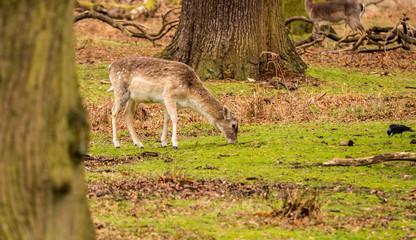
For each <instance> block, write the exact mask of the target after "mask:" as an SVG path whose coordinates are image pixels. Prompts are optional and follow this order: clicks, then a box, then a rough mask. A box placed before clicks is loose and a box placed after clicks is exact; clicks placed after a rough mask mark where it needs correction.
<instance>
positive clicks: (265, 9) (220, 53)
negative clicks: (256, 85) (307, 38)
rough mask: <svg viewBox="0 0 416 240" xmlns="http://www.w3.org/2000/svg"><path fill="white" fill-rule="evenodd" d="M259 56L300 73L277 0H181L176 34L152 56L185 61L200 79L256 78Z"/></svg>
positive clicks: (300, 64)
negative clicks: (269, 55) (271, 54)
mask: <svg viewBox="0 0 416 240" xmlns="http://www.w3.org/2000/svg"><path fill="white" fill-rule="evenodd" d="M263 51H270V52H274V53H277V54H278V55H279V56H280V58H279V62H278V63H279V64H280V66H282V67H283V66H285V67H287V68H288V69H290V70H291V71H294V72H303V71H304V70H305V69H306V65H305V63H303V61H302V60H301V59H300V57H299V56H298V54H297V53H296V51H295V48H294V47H293V44H292V42H291V41H290V39H289V37H288V35H287V33H286V31H285V28H284V18H283V12H282V2H281V0H229V1H223V0H211V1H205V0H182V12H181V17H180V22H179V26H178V29H177V30H176V33H175V36H174V38H173V40H172V42H171V43H170V44H169V45H168V46H167V47H166V48H165V49H164V50H163V51H162V52H161V53H159V54H157V55H156V56H157V57H162V58H166V59H172V60H177V61H180V62H184V63H186V64H188V65H189V66H191V67H192V68H194V69H195V70H196V72H197V73H198V75H199V76H200V77H201V78H202V79H222V78H234V79H238V80H246V79H247V78H255V79H257V78H258V76H259V72H261V71H262V70H264V69H265V65H266V57H264V56H263V57H261V56H260V55H261V53H262V52H263Z"/></svg>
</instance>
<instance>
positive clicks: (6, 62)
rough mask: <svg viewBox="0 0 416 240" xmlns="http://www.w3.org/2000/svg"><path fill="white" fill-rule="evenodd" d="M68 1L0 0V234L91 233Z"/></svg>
mask: <svg viewBox="0 0 416 240" xmlns="http://www.w3.org/2000/svg"><path fill="white" fill-rule="evenodd" d="M73 5H74V2H73V1H68V0H66V1H55V0H38V1H30V0H8V1H0V25H1V26H2V27H1V28H0V43H1V50H0V173H1V174H0V239H19V240H21V239H42V240H43V239H94V238H95V233H94V227H93V224H92V221H91V218H90V214H89V211H88V205H87V199H86V191H85V184H84V174H83V172H84V169H83V165H82V161H83V154H84V153H85V151H86V150H87V143H88V124H87V122H86V114H85V111H84V109H83V107H82V103H81V100H80V96H79V93H78V90H77V81H76V75H75V61H74V50H73V38H72V22H73Z"/></svg>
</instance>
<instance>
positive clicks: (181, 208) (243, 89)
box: [77, 63, 416, 239]
mask: <svg viewBox="0 0 416 240" xmlns="http://www.w3.org/2000/svg"><path fill="white" fill-rule="evenodd" d="M107 67H108V63H103V64H95V65H79V66H78V69H77V71H78V76H79V83H80V89H81V95H82V97H83V99H84V101H86V102H89V103H93V104H95V105H100V104H104V103H105V102H106V101H107V100H108V99H110V98H111V96H112V93H108V92H106V91H105V90H106V89H107V88H108V87H109V85H108V84H103V83H101V81H108V77H107V75H108V73H107ZM308 75H309V76H311V77H317V78H319V79H320V80H321V81H322V83H321V85H320V86H319V87H302V88H300V89H299V90H297V91H298V92H299V94H300V95H299V96H300V97H302V96H304V97H307V98H309V95H308V94H310V93H312V92H324V91H327V92H328V95H329V96H330V95H344V94H352V95H369V96H371V95H380V96H383V97H384V96H395V97H400V96H405V95H407V96H408V97H411V96H412V94H414V89H407V88H405V86H414V84H415V82H414V79H416V76H415V73H411V72H405V73H403V72H399V71H397V72H392V76H384V77H380V76H376V75H374V74H372V73H371V71H369V70H350V69H334V68H332V69H324V68H319V67H311V68H309V70H308ZM380 85H381V87H380ZM206 86H207V87H208V88H209V89H210V90H211V91H212V92H213V94H214V95H215V96H216V97H219V96H222V95H224V94H229V93H232V94H233V95H234V96H246V97H252V96H253V94H254V93H253V89H255V90H256V91H259V89H260V90H261V91H264V92H265V94H269V95H270V96H271V97H273V96H274V95H275V94H279V93H281V92H286V90H273V91H269V90H266V89H263V88H262V87H259V86H256V85H254V84H251V83H250V84H249V83H238V82H227V83H223V82H221V83H216V82H208V83H206ZM357 108H358V107H357ZM316 110H317V111H318V109H316ZM358 110H359V111H362V113H363V114H365V111H366V110H368V109H355V110H354V111H358ZM395 122H396V123H399V124H405V125H410V126H413V127H415V126H416V124H415V123H416V122H415V118H414V115H409V116H408V117H405V118H403V119H401V120H400V121H395ZM389 124H391V121H385V120H384V121H380V120H373V121H366V122H362V121H353V122H350V123H348V122H344V121H329V120H328V119H321V120H313V121H310V122H303V123H280V122H275V123H272V124H262V125H260V124H258V125H256V124H242V125H241V126H240V133H239V143H238V144H233V145H229V144H226V141H225V139H224V138H223V137H222V136H221V134H220V133H219V131H218V130H213V129H212V127H211V126H210V125H209V124H208V123H206V122H201V123H194V124H190V125H185V126H181V127H180V128H179V138H180V139H179V149H177V150H175V149H172V148H171V147H168V148H161V147H160V143H159V142H157V140H158V139H159V137H160V132H161V128H162V126H160V129H158V134H151V135H149V136H147V137H143V138H142V142H143V144H144V146H145V148H144V149H138V148H136V147H135V146H134V145H133V143H132V141H131V137H130V134H129V133H128V132H126V131H124V132H121V133H120V139H121V148H120V149H115V148H114V147H113V145H112V137H111V133H110V132H107V131H106V132H102V131H97V132H94V133H92V134H91V142H90V150H89V153H90V154H94V155H98V156H102V157H115V158H116V159H120V160H121V159H122V158H123V157H125V156H138V155H139V154H140V153H142V152H144V151H151V152H157V153H159V156H158V157H156V158H144V159H140V161H133V162H131V163H129V164H122V165H118V166H111V167H110V166H105V167H104V166H102V167H93V169H94V170H100V169H109V168H110V169H111V170H113V171H115V172H108V173H107V172H99V171H98V172H97V171H95V172H87V174H86V180H87V181H89V182H90V183H97V184H98V183H102V182H115V183H117V182H119V181H123V180H127V181H128V180H134V179H136V178H149V179H157V178H158V177H159V176H161V175H163V174H166V172H169V173H170V174H172V175H174V176H186V177H187V178H190V179H195V180H196V179H222V180H225V181H228V182H233V183H244V184H246V185H247V184H266V185H271V184H275V183H287V184H289V185H290V186H296V187H298V188H302V189H315V190H317V191H318V192H319V199H320V202H321V215H322V216H321V219H320V220H314V221H306V222H302V221H301V222H288V221H285V220H284V219H277V218H272V217H264V216H261V215H259V214H258V213H261V212H268V211H271V210H273V206H274V207H276V208H279V206H281V203H282V201H281V197H280V195H281V193H280V192H274V191H272V192H271V193H270V196H269V197H268V198H262V197H259V196H255V197H241V196H237V197H236V196H225V197H223V198H208V197H202V198H195V199H193V198H189V199H187V198H180V197H175V196H171V197H166V196H165V197H163V196H159V195H154V196H153V197H152V196H149V197H145V198H143V199H139V200H137V201H131V200H125V199H123V198H120V199H118V198H114V197H113V195H106V196H104V197H98V198H92V199H90V208H91V211H92V216H93V218H94V221H95V222H96V223H97V224H98V225H99V224H100V223H101V224H103V226H102V227H101V228H100V229H98V230H97V231H98V233H99V238H100V239H115V238H122V239H132V238H133V239H135V238H144V239H161V238H170V239H173V238H176V239H192V238H193V239H200V238H202V239H212V238H215V239H400V238H404V237H406V236H407V237H412V236H414V235H412V234H413V232H414V231H415V229H416V215H415V211H416V204H415V202H414V201H415V200H404V199H403V197H404V196H406V194H408V192H409V191H411V190H412V189H414V188H415V186H416V168H415V164H414V163H412V162H389V163H384V164H377V165H370V166H351V167H323V166H321V165H319V163H322V162H325V161H328V160H331V159H333V158H334V157H340V158H345V157H348V156H351V157H364V156H370V155H376V154H380V153H386V152H404V151H406V152H415V151H416V145H415V144H410V141H411V140H412V139H413V138H416V135H415V134H414V133H404V134H403V136H400V135H399V136H394V137H388V136H387V134H386V130H387V127H388V126H389ZM139 132H140V133H141V135H142V136H143V135H144V134H143V133H145V130H140V129H139ZM195 134H196V135H197V137H191V136H192V135H195ZM343 140H352V141H354V143H355V144H354V146H350V147H347V146H339V142H341V141H343ZM167 159H168V160H169V161H165V160H167ZM207 165H209V166H213V167H214V169H206V168H204V167H205V166H207ZM126 172H127V174H126ZM249 179H251V180H249ZM114 194H117V193H114ZM383 199H384V200H383ZM412 201H413V202H412Z"/></svg>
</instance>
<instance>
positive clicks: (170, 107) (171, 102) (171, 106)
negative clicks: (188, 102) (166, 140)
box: [165, 98, 178, 149]
mask: <svg viewBox="0 0 416 240" xmlns="http://www.w3.org/2000/svg"><path fill="white" fill-rule="evenodd" d="M165 108H166V111H167V112H168V114H169V116H170V119H172V148H174V149H177V148H178V136H177V129H176V126H177V123H178V112H177V110H176V101H175V99H166V98H165Z"/></svg>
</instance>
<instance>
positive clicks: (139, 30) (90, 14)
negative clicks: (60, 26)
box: [74, 8, 179, 45]
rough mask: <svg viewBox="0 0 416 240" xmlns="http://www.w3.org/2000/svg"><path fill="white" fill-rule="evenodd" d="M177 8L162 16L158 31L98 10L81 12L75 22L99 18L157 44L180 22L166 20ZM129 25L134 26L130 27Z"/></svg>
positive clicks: (128, 33)
mask: <svg viewBox="0 0 416 240" xmlns="http://www.w3.org/2000/svg"><path fill="white" fill-rule="evenodd" d="M173 10H176V8H175V9H171V10H169V11H168V12H167V13H166V14H164V15H163V17H162V23H163V25H162V27H161V28H160V30H159V31H158V32H157V33H148V32H147V31H146V30H145V27H144V26H142V25H140V24H137V23H134V22H130V21H123V20H114V19H113V18H111V17H109V16H107V15H104V14H102V13H99V12H96V11H85V12H82V13H79V14H77V15H76V16H75V19H74V22H78V21H81V20H83V19H87V18H92V19H98V20H100V21H102V22H104V23H107V24H108V25H110V26H112V27H114V28H117V29H119V30H120V31H121V32H122V33H123V34H124V35H126V36H128V37H136V38H145V39H148V40H149V41H151V42H152V43H153V44H154V45H155V41H156V40H159V39H161V38H162V37H163V36H165V35H166V34H167V33H168V32H169V31H170V30H171V29H173V28H174V27H176V26H177V25H178V23H179V20H173V21H169V22H168V21H166V17H167V15H168V14H169V13H171V12H172V11H173ZM127 27H131V28H134V29H133V30H132V29H129V28H127Z"/></svg>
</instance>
